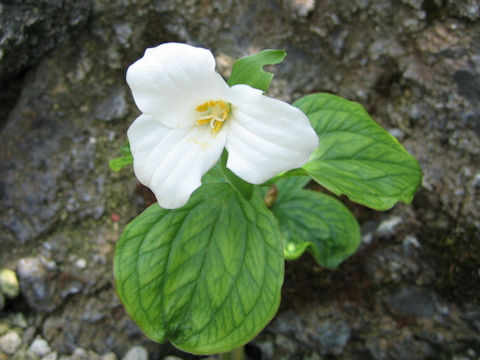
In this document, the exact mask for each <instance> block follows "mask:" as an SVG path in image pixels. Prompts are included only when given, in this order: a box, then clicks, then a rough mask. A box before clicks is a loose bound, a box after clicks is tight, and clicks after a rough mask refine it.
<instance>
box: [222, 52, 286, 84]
mask: <svg viewBox="0 0 480 360" xmlns="http://www.w3.org/2000/svg"><path fill="white" fill-rule="evenodd" d="M286 56H287V52H286V51H285V50H263V51H260V52H259V53H257V54H255V55H250V56H245V57H243V58H240V59H238V60H237V61H235V62H234V64H233V68H232V74H231V75H230V77H229V79H228V81H227V83H228V85H229V86H233V85H237V84H246V85H250V86H251V87H254V88H256V89H259V90H263V91H267V90H268V87H269V86H270V82H271V81H272V79H273V74H272V73H270V72H268V71H265V70H263V67H264V66H265V65H275V64H279V63H281V62H282V61H283V59H285V57H286Z"/></svg>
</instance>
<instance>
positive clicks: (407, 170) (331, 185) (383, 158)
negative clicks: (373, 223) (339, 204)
mask: <svg viewBox="0 0 480 360" xmlns="http://www.w3.org/2000/svg"><path fill="white" fill-rule="evenodd" d="M293 105H294V106H296V107H298V108H300V109H301V110H302V111H303V112H304V113H305V114H306V115H307V116H308V117H309V119H310V122H311V123H312V126H313V127H314V129H315V131H316V132H317V134H318V136H319V141H320V145H319V147H318V148H317V150H316V151H315V152H314V153H313V154H312V155H311V157H310V161H309V162H308V163H307V164H306V165H304V167H303V168H304V169H305V170H306V171H307V173H308V174H309V175H310V176H312V178H313V179H314V180H315V181H316V182H318V183H319V184H321V185H322V186H324V187H326V188H327V189H328V190H330V191H331V192H333V193H335V194H336V195H342V194H345V195H347V196H348V197H349V198H350V199H351V200H352V201H355V202H358V203H360V204H363V205H366V206H368V207H371V208H373V209H377V210H387V209H390V208H391V207H392V206H393V205H395V203H396V202H397V201H403V202H405V203H409V202H410V201H411V200H412V198H413V195H414V193H415V191H416V190H417V188H418V186H419V185H420V182H421V177H422V174H421V170H420V166H419V165H418V162H417V160H416V159H415V158H414V157H413V156H411V155H410V154H409V153H408V152H407V151H406V150H405V149H404V148H403V146H402V145H400V143H399V142H398V141H397V140H396V139H395V138H394V137H393V136H391V135H390V134H389V133H388V132H386V131H385V130H384V129H383V128H382V127H381V126H379V125H378V124H377V123H375V121H373V120H372V118H371V117H370V116H369V115H368V113H367V112H366V111H365V110H364V109H363V107H362V106H361V105H360V104H358V103H355V102H351V101H348V100H345V99H342V98H341V97H338V96H335V95H330V94H322V93H319V94H312V95H308V96H306V97H304V98H301V99H299V100H298V101H296V102H295V103H294V104H293Z"/></svg>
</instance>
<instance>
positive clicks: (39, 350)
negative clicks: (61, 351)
mask: <svg viewBox="0 0 480 360" xmlns="http://www.w3.org/2000/svg"><path fill="white" fill-rule="evenodd" d="M30 351H31V352H33V353H34V354H35V355H38V356H44V355H47V354H48V353H49V352H50V351H52V349H50V346H48V343H47V342H46V341H45V340H44V339H42V338H36V339H35V340H33V342H32V344H31V345H30Z"/></svg>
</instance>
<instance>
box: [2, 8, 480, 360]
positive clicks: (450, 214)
mask: <svg viewBox="0 0 480 360" xmlns="http://www.w3.org/2000/svg"><path fill="white" fill-rule="evenodd" d="M478 10H479V9H478V3H477V2H476V1H471V0H462V1H450V0H449V1H444V2H441V1H434V0H432V1H416V0H402V1H393V0H389V1H387V0H380V1H369V0H355V1H343V0H342V1H333V0H311V1H296V0H295V1H294V0H269V1H264V2H257V1H249V0H242V1H223V2H218V1H197V0H183V1H181V0H165V1H148V0H126V1H121V2H115V3H112V2H109V1H103V0H92V1H91V2H89V1H85V2H83V1H82V2H70V1H62V2H56V1H47V0H45V1H40V2H21V3H17V2H3V3H2V4H1V5H0V19H2V24H6V26H5V27H3V26H2V33H1V35H0V54H1V56H0V79H2V81H4V79H18V74H19V73H20V72H22V73H23V74H24V75H22V76H23V78H22V81H21V82H19V81H17V82H16V83H15V84H16V86H17V88H18V91H17V92H15V91H13V90H12V91H13V93H12V94H17V95H18V98H17V97H16V96H13V95H12V96H11V97H10V98H9V99H10V100H9V102H8V104H9V105H8V106H7V105H5V106H4V103H3V102H1V100H2V99H1V96H0V104H2V106H3V108H2V109H1V112H0V115H1V114H5V121H4V122H2V124H3V126H2V128H1V130H0V138H1V139H2V147H0V175H1V176H0V226H1V229H2V231H1V232H0V265H1V266H0V268H8V269H12V270H15V271H16V274H17V277H18V279H19V283H20V290H21V291H20V296H19V297H17V298H15V299H8V298H7V299H4V302H5V307H4V310H3V311H2V313H1V315H0V359H3V358H9V357H13V356H16V357H17V358H19V359H20V358H29V357H28V356H31V358H35V356H36V358H47V357H49V358H52V359H53V358H58V359H61V358H63V359H97V358H98V359H115V358H118V359H122V358H124V357H127V356H128V355H127V354H128V353H134V352H135V351H136V353H138V354H139V355H138V356H143V355H144V354H145V352H146V353H147V354H148V358H149V359H163V358H164V357H166V356H167V355H171V356H177V357H179V358H182V359H192V358H195V357H193V356H190V355H187V354H182V353H180V352H179V351H176V350H175V349H173V347H171V346H170V345H169V344H164V345H158V344H154V343H152V342H151V341H150V340H148V339H147V338H146V337H145V336H144V335H142V334H141V332H140V331H139V330H138V328H137V327H136V326H135V325H134V324H133V322H132V321H131V320H130V319H129V318H128V316H127V315H126V314H125V312H124V310H123V307H122V306H121V304H120V303H119V301H118V299H117V297H116V295H115V292H114V286H113V279H112V256H113V250H114V247H115V242H116V240H117V239H118V237H119V235H120V233H121V230H122V229H123V227H124V226H125V224H126V223H127V222H128V221H129V220H130V219H131V218H133V217H134V216H135V215H136V214H138V213H139V211H141V209H142V208H143V207H144V206H145V204H146V203H147V202H148V201H149V199H147V198H146V197H145V196H143V194H145V193H144V192H142V191H139V189H140V188H138V187H137V185H136V184H137V183H136V180H135V179H134V177H133V173H132V171H131V169H126V170H122V171H121V172H120V173H112V172H111V171H110V170H109V169H108V160H109V159H111V158H113V157H116V156H118V154H119V153H118V149H119V148H120V147H121V146H122V145H123V143H124V141H125V131H126V129H127V128H128V126H129V124H130V123H131V122H132V121H133V119H134V118H135V117H136V116H137V115H138V111H137V110H136V108H135V105H134V104H133V101H132V98H131V96H130V93H129V90H128V88H127V87H126V84H125V80H124V76H125V70H126V67H127V66H128V65H129V64H130V63H131V62H133V61H134V60H135V59H137V58H139V57H140V56H141V55H142V53H143V51H144V49H145V48H146V47H149V46H154V45H157V44H159V43H161V42H165V41H181V42H187V43H190V44H193V45H200V46H204V47H207V48H210V49H211V50H212V51H213V53H214V54H215V55H216V57H217V64H218V69H219V71H220V72H222V74H223V75H225V76H228V74H229V69H230V67H231V64H232V62H233V60H234V59H235V58H237V57H239V56H243V55H247V54H250V53H253V52H256V51H258V50H261V49H264V48H285V49H286V50H287V52H288V57H287V60H286V62H285V63H284V64H281V65H278V66H276V67H275V70H276V77H275V79H274V81H273V83H272V88H271V90H270V95H271V96H274V97H277V98H280V99H283V100H286V101H293V100H295V99H297V98H299V97H301V96H303V95H306V94H308V93H311V92H316V91H327V92H332V93H338V94H339V95H341V96H344V97H347V98H349V99H352V100H356V101H358V102H360V103H362V104H363V105H364V106H365V107H366V108H367V110H368V111H369V112H370V114H371V115H372V116H373V117H374V118H375V120H377V121H378V122H379V123H380V124H382V125H383V126H384V127H385V128H386V129H387V130H389V131H390V132H391V133H392V134H393V135H394V136H396V137H398V138H399V140H400V141H401V142H402V143H403V144H404V145H405V147H406V148H407V150H409V151H410V152H411V153H412V154H413V155H415V156H416V157H417V158H418V159H419V161H420V164H421V166H422V169H423V172H424V179H423V183H422V187H421V189H420V190H419V192H418V193H417V196H416V198H415V199H414V201H413V203H412V204H410V205H405V204H399V205H398V206H396V207H395V208H394V209H393V210H391V211H389V212H387V213H376V212H374V211H371V210H368V209H365V208H362V207H360V206H356V205H354V204H351V203H348V202H347V205H348V206H350V207H351V209H352V211H353V212H354V213H355V214H356V215H357V217H358V219H359V221H360V224H361V225H362V229H363V244H362V246H361V249H360V251H359V252H358V253H357V254H356V255H354V256H353V257H352V258H350V259H348V260H347V261H346V262H345V263H344V264H342V265H341V266H340V267H339V269H338V270H336V271H331V270H325V269H320V268H318V267H317V266H316V265H315V263H314V262H313V261H312V259H311V258H310V257H309V256H304V257H302V259H300V260H298V261H295V262H289V263H288V264H287V271H286V279H285V285H284V289H283V298H282V299H283V300H282V305H281V310H280V312H279V314H278V315H277V316H276V317H275V319H274V320H273V321H272V323H271V324H270V325H269V326H268V327H267V328H266V329H265V330H264V331H263V332H262V334H261V335H260V336H259V337H258V338H257V339H255V340H254V341H253V342H252V343H251V344H250V345H248V346H247V353H248V354H249V357H250V358H251V359H264V360H265V359H276V360H277V359H310V360H314V359H315V360H316V359H327V358H328V359H429V358H430V359H433V358H435V359H453V358H456V359H476V358H477V357H478V356H480V336H479V335H478V334H479V333H480V288H479V285H478V284H479V283H480V282H479V280H480V274H479V269H480V235H479V227H480V200H479V199H480V196H479V195H480V161H479V160H480V147H479V146H478V144H480V139H479V138H480V105H479V104H480V102H479V100H480V85H479V83H480V82H479V78H480V57H479V55H478V54H479V51H480V36H479V34H478V22H479V21H480V20H479V11H478ZM12 14H16V15H15V16H13V15H12ZM7 17H8V20H5V21H3V19H4V18H5V19H7ZM27 20H28V21H27ZM7 25H8V26H7ZM13 30H15V31H13ZM45 39H48V41H45ZM15 43H18V46H17V45H15V46H14V44H15ZM13 84H14V81H13V80H9V86H13ZM5 89H6V88H5ZM9 89H10V88H9ZM9 91H10V90H9ZM12 99H13V100H12ZM7 115H8V116H7ZM34 344H35V345H34ZM135 346H140V347H141V349H143V350H144V351H145V352H144V351H143V350H132V348H133V349H138V348H134V347H135ZM47 350H49V351H48V352H47ZM130 351H131V352H130ZM40 352H41V353H42V354H40ZM44 352H45V353H44ZM43 353H44V354H43ZM140 353H142V354H143V355H140Z"/></svg>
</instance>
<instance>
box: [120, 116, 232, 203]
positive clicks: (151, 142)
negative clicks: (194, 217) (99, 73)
mask: <svg viewBox="0 0 480 360" xmlns="http://www.w3.org/2000/svg"><path fill="white" fill-rule="evenodd" d="M226 133H227V132H226V131H224V130H223V129H222V130H221V131H220V132H218V133H217V134H215V135H214V134H212V133H211V130H210V127H209V126H195V127H193V128H191V129H171V128H168V127H166V126H163V125H162V124H160V123H159V122H158V121H156V119H155V118H154V117H152V116H149V115H140V116H139V117H138V118H137V119H136V120H135V121H134V122H133V124H132V125H131V126H130V128H129V129H128V139H129V141H130V149H131V151H132V155H133V168H134V171H135V175H136V176H137V178H138V180H139V181H140V182H141V183H142V184H144V185H145V186H147V187H149V188H150V189H151V190H152V191H153V193H154V194H155V196H156V198H157V201H158V203H159V204H160V206H162V207H163V208H166V209H174V208H178V207H180V206H183V205H185V204H186V203H187V201H188V199H189V198H190V195H191V194H192V193H193V191H194V190H195V189H196V188H198V187H199V186H200V185H201V178H202V176H203V174H205V173H206V172H207V171H208V170H209V169H210V168H212V167H213V166H214V165H215V163H216V162H217V160H218V159H219V158H220V155H221V154H222V150H223V148H224V145H225V138H226Z"/></svg>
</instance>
